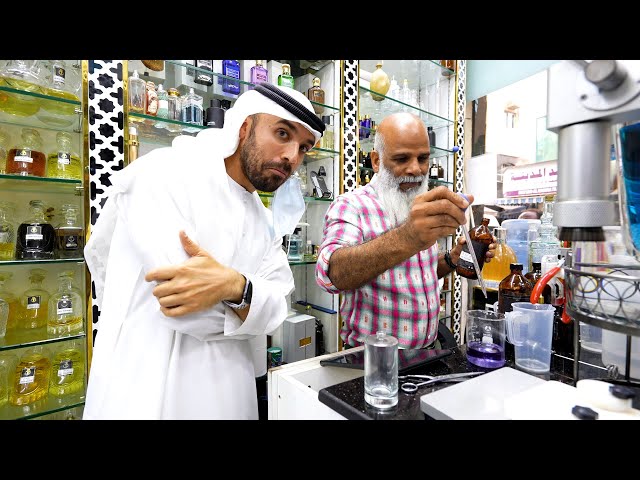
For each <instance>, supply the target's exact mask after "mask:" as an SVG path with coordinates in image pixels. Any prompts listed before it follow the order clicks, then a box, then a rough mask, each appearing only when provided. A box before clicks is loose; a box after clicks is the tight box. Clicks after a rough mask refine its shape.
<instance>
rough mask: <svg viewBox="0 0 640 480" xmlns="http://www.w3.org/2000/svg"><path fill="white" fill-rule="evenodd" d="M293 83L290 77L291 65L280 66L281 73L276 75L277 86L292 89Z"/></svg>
mask: <svg viewBox="0 0 640 480" xmlns="http://www.w3.org/2000/svg"><path fill="white" fill-rule="evenodd" d="M294 84H295V81H294V80H293V76H292V75H291V65H289V64H288V63H283V64H282V73H281V74H280V75H278V85H280V86H281V87H290V88H294Z"/></svg>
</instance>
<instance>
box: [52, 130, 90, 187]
mask: <svg viewBox="0 0 640 480" xmlns="http://www.w3.org/2000/svg"><path fill="white" fill-rule="evenodd" d="M56 143H57V145H58V147H57V149H56V150H54V151H53V152H51V153H50V154H49V156H48V157H47V177H51V178H66V179H69V180H82V173H83V172H82V160H80V155H78V154H77V153H76V151H75V149H74V148H73V141H72V138H71V134H70V133H67V132H58V133H57V134H56Z"/></svg>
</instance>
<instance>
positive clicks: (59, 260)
mask: <svg viewBox="0 0 640 480" xmlns="http://www.w3.org/2000/svg"><path fill="white" fill-rule="evenodd" d="M83 262H84V258H82V257H79V258H52V259H49V260H4V261H0V268H2V267H6V266H14V265H38V264H40V265H45V264H52V263H83Z"/></svg>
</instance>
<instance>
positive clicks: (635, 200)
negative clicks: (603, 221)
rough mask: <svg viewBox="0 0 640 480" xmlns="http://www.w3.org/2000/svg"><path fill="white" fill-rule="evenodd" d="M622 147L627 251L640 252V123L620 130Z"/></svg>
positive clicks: (623, 204) (622, 190)
mask: <svg viewBox="0 0 640 480" xmlns="http://www.w3.org/2000/svg"><path fill="white" fill-rule="evenodd" d="M620 147H621V152H620V159H621V162H622V164H621V167H622V170H621V171H622V182H623V187H624V188H622V189H621V191H620V194H621V195H620V197H621V198H620V201H621V203H622V209H621V210H622V213H623V217H626V218H623V219H622V222H623V231H624V234H625V237H626V239H627V242H626V243H627V249H628V250H630V247H631V246H633V248H634V249H635V251H636V252H640V123H635V124H633V125H628V126H626V127H622V128H621V129H620ZM629 240H630V241H631V243H632V244H633V245H630V244H629V243H630V242H629ZM637 256H638V253H636V257H637Z"/></svg>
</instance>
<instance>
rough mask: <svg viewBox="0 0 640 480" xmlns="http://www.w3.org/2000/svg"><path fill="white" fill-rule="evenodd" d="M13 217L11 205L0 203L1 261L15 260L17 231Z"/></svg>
mask: <svg viewBox="0 0 640 480" xmlns="http://www.w3.org/2000/svg"><path fill="white" fill-rule="evenodd" d="M12 216H13V213H12V208H11V205H10V204H9V203H8V202H2V201H0V261H8V260H13V259H14V252H15V250H16V229H15V227H14V223H13V219H12Z"/></svg>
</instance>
